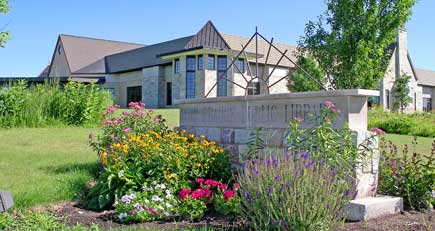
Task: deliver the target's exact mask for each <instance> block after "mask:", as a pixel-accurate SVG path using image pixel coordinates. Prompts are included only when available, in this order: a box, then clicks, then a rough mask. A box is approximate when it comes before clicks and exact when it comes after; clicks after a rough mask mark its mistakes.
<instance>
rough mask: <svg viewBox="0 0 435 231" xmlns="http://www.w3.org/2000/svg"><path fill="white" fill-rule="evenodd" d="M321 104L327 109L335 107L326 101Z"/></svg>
mask: <svg viewBox="0 0 435 231" xmlns="http://www.w3.org/2000/svg"><path fill="white" fill-rule="evenodd" d="M323 104H324V105H325V106H326V107H327V108H333V107H335V104H334V103H333V102H332V101H329V100H326V101H325V102H323Z"/></svg>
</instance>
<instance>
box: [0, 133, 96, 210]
mask: <svg viewBox="0 0 435 231" xmlns="http://www.w3.org/2000/svg"><path fill="white" fill-rule="evenodd" d="M91 130H95V129H90V128H13V129H2V130H0V147H1V150H0V189H2V190H9V191H12V193H13V196H14V200H15V205H16V208H19V209H21V208H26V207H31V206H34V205H39V204H46V203H50V202H56V201H63V200H71V199H73V198H74V197H75V195H76V193H78V192H80V191H81V189H82V188H83V187H84V186H85V185H86V182H87V181H88V180H89V178H90V177H91V175H92V173H93V172H94V171H96V170H97V164H96V161H97V156H96V155H95V153H94V152H93V151H92V150H91V148H90V147H89V145H88V134H89V132H90V131H91Z"/></svg>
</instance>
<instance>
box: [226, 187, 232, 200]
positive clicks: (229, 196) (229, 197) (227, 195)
mask: <svg viewBox="0 0 435 231" xmlns="http://www.w3.org/2000/svg"><path fill="white" fill-rule="evenodd" d="M233 197H234V191H233V190H229V189H228V190H227V191H225V192H224V200H226V201H227V200H229V199H231V198H233Z"/></svg>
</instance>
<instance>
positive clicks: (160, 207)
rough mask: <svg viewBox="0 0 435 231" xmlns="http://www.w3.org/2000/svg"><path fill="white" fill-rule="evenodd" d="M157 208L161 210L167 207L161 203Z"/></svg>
mask: <svg viewBox="0 0 435 231" xmlns="http://www.w3.org/2000/svg"><path fill="white" fill-rule="evenodd" d="M157 208H158V209H160V210H165V208H163V207H162V206H161V205H159V206H157Z"/></svg>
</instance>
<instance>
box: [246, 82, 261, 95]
mask: <svg viewBox="0 0 435 231" xmlns="http://www.w3.org/2000/svg"><path fill="white" fill-rule="evenodd" d="M251 84H252V85H254V86H249V85H251ZM249 85H248V95H259V94H260V82H249Z"/></svg>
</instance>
